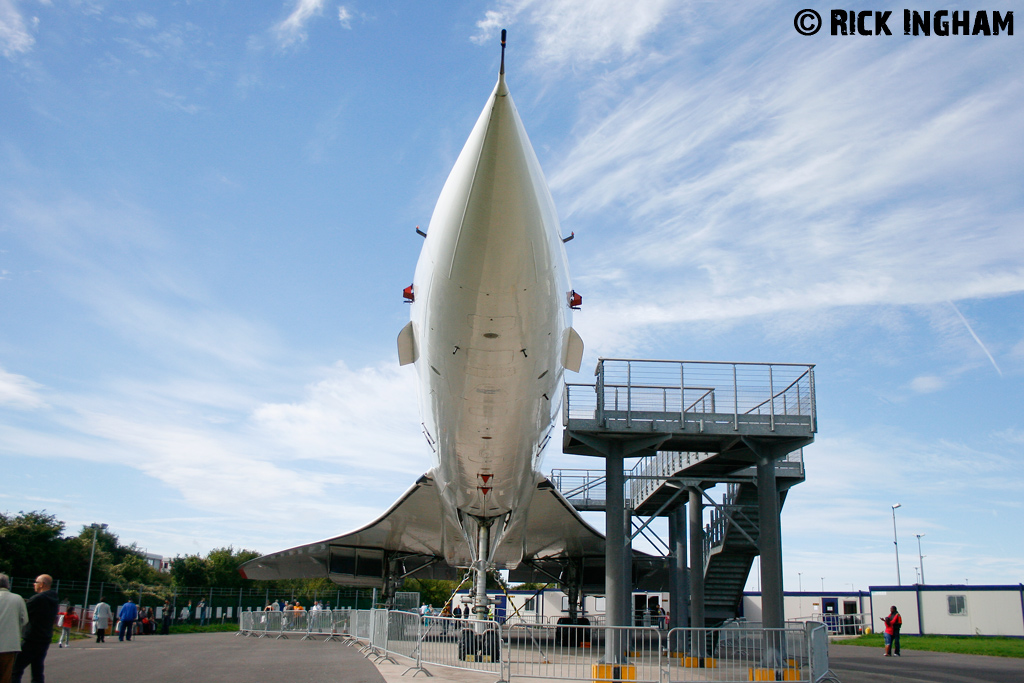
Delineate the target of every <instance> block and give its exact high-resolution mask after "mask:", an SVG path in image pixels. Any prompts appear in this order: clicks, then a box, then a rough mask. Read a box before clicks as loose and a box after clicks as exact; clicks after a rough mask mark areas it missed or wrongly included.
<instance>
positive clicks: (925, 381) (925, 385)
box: [910, 375, 946, 394]
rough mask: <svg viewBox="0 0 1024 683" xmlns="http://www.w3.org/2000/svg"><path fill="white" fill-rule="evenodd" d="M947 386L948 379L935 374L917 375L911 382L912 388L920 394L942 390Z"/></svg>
mask: <svg viewBox="0 0 1024 683" xmlns="http://www.w3.org/2000/svg"><path fill="white" fill-rule="evenodd" d="M945 386H946V380H944V379H942V378H941V377H936V376H935V375H921V376H920V377H915V378H914V379H913V381H912V382H911V383H910V388H911V389H912V390H913V391H915V392H917V393H919V394H931V393H934V392H936V391H941V390H942V389H943V388H945Z"/></svg>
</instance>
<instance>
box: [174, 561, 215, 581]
mask: <svg viewBox="0 0 1024 683" xmlns="http://www.w3.org/2000/svg"><path fill="white" fill-rule="evenodd" d="M209 581H210V571H209V563H208V562H207V561H206V559H205V558H202V557H200V556H199V555H185V556H181V555H178V556H177V557H175V558H174V559H173V560H171V582H172V583H173V584H174V585H175V586H209V585H210V583H209Z"/></svg>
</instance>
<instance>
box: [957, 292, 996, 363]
mask: <svg viewBox="0 0 1024 683" xmlns="http://www.w3.org/2000/svg"><path fill="white" fill-rule="evenodd" d="M949 305H950V306H952V307H953V310H954V311H956V314H957V315H958V316H960V320H961V321H962V322H963V324H964V327H966V328H967V331H968V332H970V333H971V336H972V337H974V341H976V342H978V346H980V347H981V350H982V351H984V352H985V355H986V356H988V359H989V360H990V361H992V367H994V368H995V369H996V372H998V373H999V376H1000V377H1002V376H1003V371H1002V370H1000V369H999V366H998V365H996V359H995V358H993V357H992V354H991V353H989V352H988V349H986V348H985V344H983V343H982V341H981V339H979V338H978V335H976V334H975V333H974V329H973V328H972V327H971V324H970V323H969V322H967V318H965V317H964V314H963V313H961V312H960V309H959V308H957V307H956V304H955V303H953V302H952V301H950V302H949Z"/></svg>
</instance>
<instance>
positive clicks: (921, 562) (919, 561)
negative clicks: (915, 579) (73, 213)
mask: <svg viewBox="0 0 1024 683" xmlns="http://www.w3.org/2000/svg"><path fill="white" fill-rule="evenodd" d="M914 535H915V536H917V565H918V566H919V567H920V568H921V585H922V586H923V585H925V580H924V555H922V554H921V537H922V536H924V534H914Z"/></svg>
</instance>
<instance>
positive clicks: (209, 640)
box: [22, 633, 422, 683]
mask: <svg viewBox="0 0 1024 683" xmlns="http://www.w3.org/2000/svg"><path fill="white" fill-rule="evenodd" d="M421 678H422V677H421ZM46 679H47V681H51V682H52V683H60V682H61V681H69V682H73V683H122V682H124V683H129V682H130V683H136V682H137V681H156V682H159V683H260V682H262V681H287V683H326V682H329V681H331V682H333V681H344V683H384V677H383V676H381V674H380V672H379V671H377V669H376V667H374V666H373V664H372V663H371V662H369V661H368V660H366V659H365V658H364V657H363V656H362V655H360V654H359V652H358V651H357V650H356V649H355V648H352V647H345V646H344V645H342V644H340V643H321V642H318V641H317V642H314V641H308V640H307V641H300V640H299V639H298V638H295V637H293V638H290V639H288V640H273V639H271V638H262V639H256V638H237V637H235V635H234V634H233V633H203V634H189V635H174V636H137V637H136V638H135V639H133V640H132V641H131V642H128V641H125V642H123V643H122V642H118V640H117V638H116V637H114V638H113V639H109V638H108V639H107V642H106V643H105V644H102V645H97V644H96V643H95V642H93V641H91V640H76V641H73V642H72V643H71V647H67V648H58V647H57V646H56V645H53V646H51V647H50V652H49V654H48V655H47V656H46ZM22 680H23V682H27V681H28V680H29V676H28V672H26V675H25V677H24V678H23V679H22Z"/></svg>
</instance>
